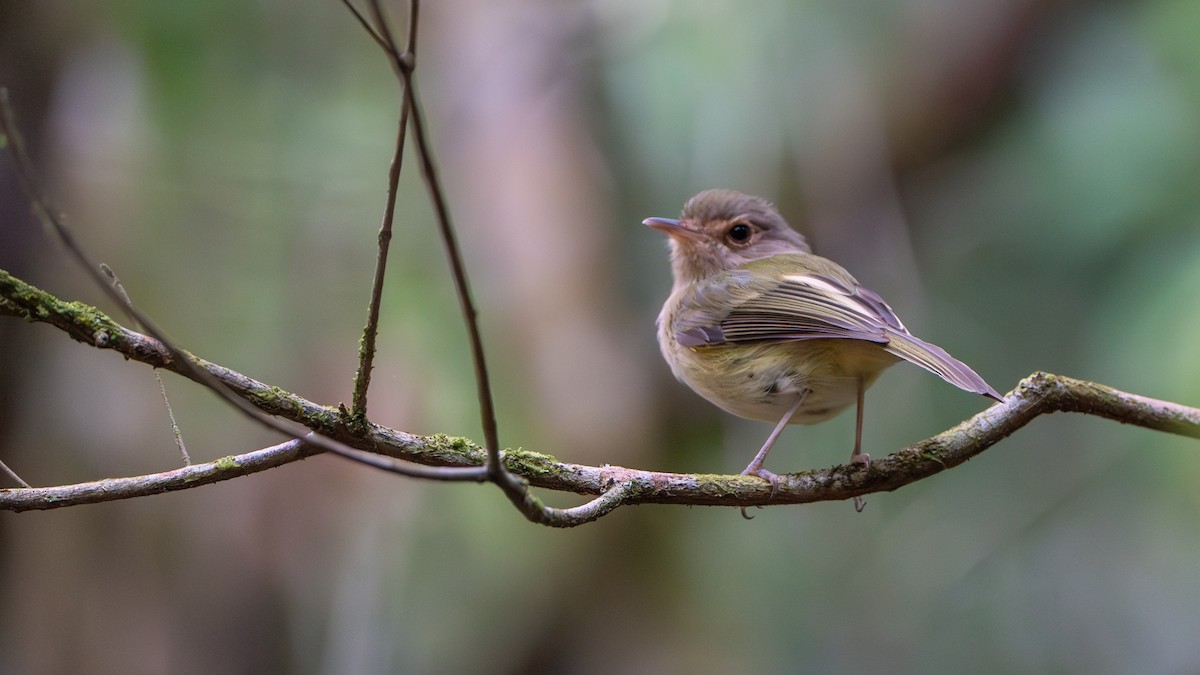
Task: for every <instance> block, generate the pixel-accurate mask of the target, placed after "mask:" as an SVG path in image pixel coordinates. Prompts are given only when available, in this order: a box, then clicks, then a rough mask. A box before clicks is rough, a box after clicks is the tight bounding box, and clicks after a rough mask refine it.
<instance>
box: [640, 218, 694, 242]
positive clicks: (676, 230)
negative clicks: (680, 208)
mask: <svg viewBox="0 0 1200 675" xmlns="http://www.w3.org/2000/svg"><path fill="white" fill-rule="evenodd" d="M642 224H643V225H645V226H646V227H653V228H654V229H656V230H658V231H659V232H662V233H664V234H669V235H671V236H672V237H682V238H685V239H694V238H696V237H697V236H699V235H700V233H699V232H697V231H695V230H693V229H692V228H690V227H688V226H687V225H686V224H685V223H684V222H683V221H679V220H675V219H674V218H647V219H645V220H643V221H642Z"/></svg>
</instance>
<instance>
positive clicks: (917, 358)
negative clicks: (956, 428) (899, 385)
mask: <svg viewBox="0 0 1200 675" xmlns="http://www.w3.org/2000/svg"><path fill="white" fill-rule="evenodd" d="M888 337H889V338H890V339H889V340H888V343H887V344H886V345H884V346H883V348H884V349H885V350H887V351H888V352H889V353H891V354H894V355H896V356H899V357H900V358H902V359H904V360H905V361H908V362H909V363H913V364H916V365H918V366H921V367H922V368H924V369H925V370H928V371H929V372H931V373H934V374H935V375H937V376H938V377H940V378H942V379H943V380H945V381H947V382H949V383H950V384H953V385H954V386H956V387H958V388H959V389H962V390H965V391H969V392H972V393H975V394H983V395H984V396H987V397H988V398H993V399H995V400H997V401H1003V400H1004V397H1002V396H1001V395H1000V394H999V393H998V392H997V391H996V390H995V389H992V387H991V385H989V384H988V383H987V382H984V381H983V378H982V377H980V376H979V375H977V374H976V373H975V371H973V370H971V368H970V366H968V365H967V364H965V363H963V362H962V361H959V360H958V359H956V358H954V357H953V356H950V355H949V354H947V353H946V350H944V349H942V348H941V347H939V346H937V345H934V344H930V343H928V342H925V341H924V340H920V339H917V338H915V337H913V336H912V335H909V334H907V333H900V332H895V331H888Z"/></svg>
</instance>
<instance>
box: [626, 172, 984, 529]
mask: <svg viewBox="0 0 1200 675" xmlns="http://www.w3.org/2000/svg"><path fill="white" fill-rule="evenodd" d="M642 222H643V224H644V225H647V226H649V227H651V228H654V229H655V230H658V231H660V232H662V233H664V234H666V235H667V237H668V242H669V248H670V262H671V271H672V276H673V279H674V281H673V284H672V287H671V293H670V295H669V296H668V298H667V300H666V302H665V303H664V304H663V307H662V311H661V313H659V315H658V321H657V328H658V343H659V347H660V348H661V350H662V354H663V358H664V359H665V360H666V362H667V364H668V365H669V366H670V368H671V372H672V373H673V374H674V375H675V377H676V379H678V380H679V381H681V382H682V383H684V384H686V385H687V386H689V387H690V388H691V389H692V390H693V391H695V392H696V393H697V394H699V395H700V396H702V397H703V398H705V399H706V400H708V401H709V402H710V403H712V404H714V405H716V406H717V407H719V408H721V409H723V410H725V411H727V412H729V413H732V414H734V415H736V416H738V417H743V418H746V419H751V420H758V421H763V422H773V423H775V428H774V430H773V431H772V432H771V434H770V435H769V436H768V437H767V440H766V442H765V443H763V445H762V448H761V449H759V451H758V452H757V453H756V454H755V455H754V458H753V459H752V460H751V461H750V463H749V464H748V465H747V466H746V468H745V469H744V470H743V471H742V472H741V473H742V474H743V475H747V476H757V477H759V478H762V479H764V480H766V481H768V482H769V483H770V485H771V494H772V495H774V494H775V493H776V492H777V490H778V486H779V477H778V476H777V475H776V474H775V473H773V472H771V471H769V470H767V469H766V468H765V467H764V462H765V461H766V458H767V455H768V453H769V452H770V451H771V448H772V447H773V446H774V445H775V442H776V441H777V440H778V438H779V435H780V434H781V433H782V432H783V430H784V428H785V427H787V425H788V424H814V423H817V422H822V421H824V420H827V419H830V418H831V417H834V416H835V415H837V414H838V413H840V412H842V411H843V410H845V409H846V408H848V407H850V406H851V405H856V407H857V421H856V425H855V433H854V449H853V450H852V452H851V455H850V459H851V462H852V463H859V464H864V465H865V466H866V467H867V468H868V469H869V468H870V455H868V454H866V453H863V452H862V425H863V398H864V393H865V391H866V389H867V388H868V387H870V386H871V385H872V384H873V383H874V382H875V380H876V379H877V378H878V377H879V375H880V374H881V373H882V372H883V371H884V370H886V369H887V368H888V367H889V366H891V365H893V364H894V363H897V362H899V361H908V362H909V363H912V364H914V365H917V366H920V367H921V368H924V369H925V370H928V371H929V372H931V373H933V374H935V375H937V376H938V377H940V378H942V379H943V380H945V381H946V382H949V383H950V384H953V385H954V386H956V387H958V388H960V389H963V390H964V391H968V392H971V393H974V394H981V395H983V396H986V397H988V398H991V399H993V400H995V401H1003V400H1004V398H1003V397H1002V396H1001V395H1000V394H999V393H998V392H997V391H996V390H995V389H993V388H992V387H991V385H989V384H988V383H987V382H985V381H984V380H983V378H982V377H980V376H979V375H978V374H976V373H975V371H974V370H972V369H971V368H970V367H969V366H967V365H966V364H964V363H963V362H961V361H959V360H957V359H955V358H954V357H952V356H950V355H949V354H948V353H946V351H945V350H943V349H942V348H941V347H938V346H937V345H934V344H932V343H929V342H926V341H924V340H921V339H920V338H917V337H915V336H914V335H913V334H912V333H910V332H909V330H908V328H906V327H905V326H904V324H903V323H902V322H901V321H900V318H899V317H898V316H896V313H895V312H894V311H893V310H892V308H891V307H889V306H888V304H887V303H886V302H884V300H883V298H882V297H880V296H879V294H878V293H876V292H874V291H872V290H870V289H868V288H866V287H865V286H863V285H862V284H860V283H859V282H858V280H857V279H855V278H854V277H853V276H851V274H850V273H849V272H847V271H846V270H845V269H844V268H842V267H841V266H840V265H838V264H837V263H835V262H833V261H831V260H827V259H825V258H822V257H820V256H818V255H815V254H814V253H813V252H812V249H811V248H810V247H809V245H808V242H807V241H806V240H805V238H804V236H803V235H801V234H800V233H799V232H797V231H796V230H794V229H792V227H791V226H790V225H788V223H787V221H786V220H784V218H783V216H782V215H780V213H779V210H778V209H777V208H776V207H775V206H774V205H773V204H772V203H771V202H769V201H768V200H766V199H764V198H762V197H755V196H751V195H747V194H743V193H741V192H737V191H734V190H725V189H714V190H705V191H704V192H701V193H699V194H697V195H695V196H694V197H692V198H691V199H689V200H688V201H687V203H686V204H684V207H683V211H682V213H681V214H680V217H679V218H678V219H674V218H659V217H654V218H647V219H645V220H644V221H642ZM862 504H863V502H862V501H861V500H860V499H858V498H856V500H855V507H856V508H857V509H858V510H861V509H862ZM743 515H745V511H744V510H743Z"/></svg>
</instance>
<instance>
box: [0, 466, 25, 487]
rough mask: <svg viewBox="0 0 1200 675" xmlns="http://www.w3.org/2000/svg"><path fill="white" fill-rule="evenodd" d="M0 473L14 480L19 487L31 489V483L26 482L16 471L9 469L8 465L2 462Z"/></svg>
mask: <svg viewBox="0 0 1200 675" xmlns="http://www.w3.org/2000/svg"><path fill="white" fill-rule="evenodd" d="M0 473H2V474H4V475H6V476H8V477H9V478H11V479H13V480H14V481H16V482H17V485H20V486H21V487H26V488H27V487H30V485H29V483H26V482H25V479H23V478H21V477H20V476H18V475H17V472H16V471H13V470H12V469H10V468H8V465H7V464H5V463H4V462H0Z"/></svg>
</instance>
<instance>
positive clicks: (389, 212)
mask: <svg viewBox="0 0 1200 675" xmlns="http://www.w3.org/2000/svg"><path fill="white" fill-rule="evenodd" d="M344 2H345V3H346V6H347V7H349V8H350V11H352V12H354V16H355V17H356V18H357V19H358V20H359V23H362V24H363V27H364V28H365V29H366V30H367V32H368V33H370V34H371V35H372V37H374V38H375V41H376V42H377V43H379V45H380V46H382V47H383V49H384V51H386V52H388V53H389V54H391V53H392V52H393V47H392V46H391V43H389V42H385V41H384V39H383V38H382V37H381V36H380V35H379V33H377V32H376V31H375V30H374V29H372V28H371V26H370V24H369V23H367V20H366V18H365V17H364V16H362V15H361V14H359V13H358V10H356V9H355V8H354V6H353V5H351V4H350V3H349V0H344ZM377 20H382V16H381V15H380V16H379V17H378V18H377ZM416 21H417V15H416V3H415V1H414V3H413V10H412V15H411V16H410V18H409V31H408V45H407V47H406V50H407V51H408V52H410V53H411V52H412V50H413V49H414V48H415V46H416ZM385 25H386V24H385ZM387 34H388V36H389V39H390V36H391V32H390V31H388V32H387ZM409 109H410V103H409V99H408V97H407V96H402V101H401V103H400V123H399V124H398V126H397V128H396V148H395V151H394V153H393V154H392V164H391V167H390V168H389V170H388V189H387V202H386V204H385V205H384V209H383V224H382V225H381V226H380V228H379V246H378V254H377V255H376V258H375V277H374V279H373V281H372V283H371V302H370V304H369V306H368V310H367V325H366V327H365V328H363V336H362V340H360V341H359V351H358V370H357V372H356V373H355V375H354V394H353V399H352V400H351V405H350V414H351V418H352V419H353V420H355V423H356V424H360V423H362V422H363V421H364V420H366V418H367V389H368V388H369V387H370V385H371V368H372V367H373V363H374V361H375V339H376V337H377V336H378V334H379V310H380V306H381V305H382V302H383V281H384V277H385V275H386V274H387V258H388V249H389V247H390V244H391V241H392V223H393V221H394V220H395V216H396V191H397V187H398V186H399V184H400V169H401V167H402V166H403V162H404V145H405V136H406V132H407V130H408V115H409Z"/></svg>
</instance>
